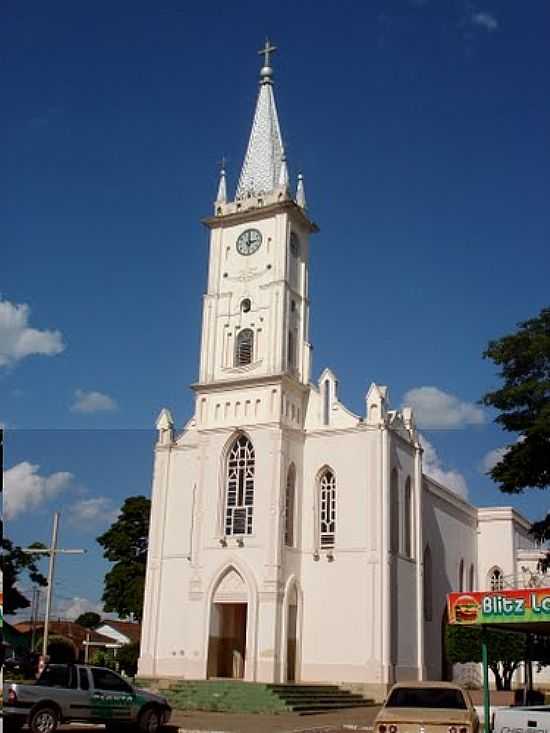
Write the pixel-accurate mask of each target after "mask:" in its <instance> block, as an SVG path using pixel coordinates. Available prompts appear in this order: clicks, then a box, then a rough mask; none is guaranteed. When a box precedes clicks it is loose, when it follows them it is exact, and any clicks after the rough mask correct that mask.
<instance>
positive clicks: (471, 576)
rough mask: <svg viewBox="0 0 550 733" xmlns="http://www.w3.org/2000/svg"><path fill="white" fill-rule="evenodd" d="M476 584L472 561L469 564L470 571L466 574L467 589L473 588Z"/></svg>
mask: <svg viewBox="0 0 550 733" xmlns="http://www.w3.org/2000/svg"><path fill="white" fill-rule="evenodd" d="M475 584H476V577H475V568H474V563H472V564H471V565H470V572H469V574H468V590H474V586H475Z"/></svg>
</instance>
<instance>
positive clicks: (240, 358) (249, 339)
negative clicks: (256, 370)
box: [235, 328, 254, 366]
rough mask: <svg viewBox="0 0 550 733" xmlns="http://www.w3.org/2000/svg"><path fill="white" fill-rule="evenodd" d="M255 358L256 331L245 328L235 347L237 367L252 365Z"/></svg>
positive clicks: (240, 332)
mask: <svg viewBox="0 0 550 733" xmlns="http://www.w3.org/2000/svg"><path fill="white" fill-rule="evenodd" d="M253 356H254V331H253V330H252V329H251V328H243V330H242V331H239V335H238V336H237V344H236V347H235V366H246V365H247V364H251V363H252V359H253Z"/></svg>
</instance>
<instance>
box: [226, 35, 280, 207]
mask: <svg viewBox="0 0 550 733" xmlns="http://www.w3.org/2000/svg"><path fill="white" fill-rule="evenodd" d="M273 51H275V46H272V45H271V44H270V42H269V41H268V40H266V43H265V47H264V48H263V49H262V50H261V51H259V53H261V54H263V56H264V65H263V66H262V68H261V70H260V91H259V94H258V101H257V103H256V111H255V113H254V120H253V122H252V130H251V132H250V139H249V141H248V147H247V150H246V155H245V158H244V163H243V167H242V170H241V175H240V177H239V183H238V185H237V198H244V197H246V196H254V195H258V194H260V193H269V192H270V191H273V189H274V188H275V187H276V186H277V185H278V184H279V179H280V175H281V167H282V164H283V140H282V137H281V129H280V127H279V118H278V115H277V107H276V106H275V97H274V96H273V81H272V76H273V69H272V68H271V65H270V64H271V60H270V54H271V53H273Z"/></svg>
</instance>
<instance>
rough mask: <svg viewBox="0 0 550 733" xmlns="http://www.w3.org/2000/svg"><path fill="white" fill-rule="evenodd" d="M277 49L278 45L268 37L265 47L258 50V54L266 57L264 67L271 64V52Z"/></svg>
mask: <svg viewBox="0 0 550 733" xmlns="http://www.w3.org/2000/svg"><path fill="white" fill-rule="evenodd" d="M276 50H277V46H273V45H272V44H271V41H270V40H269V38H266V39H265V43H264V47H263V48H261V49H260V50H259V51H258V54H259V55H260V56H262V55H263V57H264V67H269V66H270V61H271V59H270V54H272V53H275V51H276Z"/></svg>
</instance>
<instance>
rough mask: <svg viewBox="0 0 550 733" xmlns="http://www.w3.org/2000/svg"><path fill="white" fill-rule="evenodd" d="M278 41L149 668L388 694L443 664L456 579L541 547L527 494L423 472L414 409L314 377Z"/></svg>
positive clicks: (158, 518) (150, 626)
mask: <svg viewBox="0 0 550 733" xmlns="http://www.w3.org/2000/svg"><path fill="white" fill-rule="evenodd" d="M272 50H274V49H272V48H270V47H269V45H268V44H266V49H265V51H264V52H263V53H264V54H265V59H264V65H263V67H262V69H261V71H260V85H259V94H258V100H257V105H256V110H255V114H254V120H253V124H252V130H251V133H250V139H249V142H248V148H247V151H246V155H245V158H244V163H243V166H242V170H241V174H240V178H239V181H238V185H237V190H236V193H235V196H234V197H230V196H228V192H227V186H226V180H225V171H224V170H222V171H221V177H220V182H219V188H218V193H217V198H216V201H215V203H214V213H213V215H212V216H211V217H209V218H207V219H205V220H204V224H205V225H206V227H207V228H208V229H209V232H210V250H209V267H208V281H207V285H206V293H205V295H204V301H203V320H202V342H201V353H200V369H199V378H198V381H197V382H196V383H195V384H193V385H192V389H193V391H194V394H195V412H194V414H193V416H192V417H191V419H190V420H189V421H188V423H187V424H186V425H185V428H184V429H183V431H182V432H177V431H176V430H175V428H174V423H173V419H172V417H171V414H170V412H169V411H168V410H167V409H163V410H162V411H161V413H160V416H159V418H158V422H157V429H158V442H157V444H156V447H155V465H154V477H153V489H152V514H151V528H150V539H149V555H148V564H147V578H146V591H145V607H144V617H143V627H142V643H141V657H140V660H139V674H140V675H141V676H144V677H162V678H170V677H172V678H182V679H183V678H185V679H205V678H209V677H241V678H243V679H245V680H255V681H265V682H284V681H304V682H306V681H308V682H310V681H326V682H345V683H354V684H356V685H362V686H363V687H364V689H365V691H367V692H369V693H370V694H375V695H377V694H381V693H382V692H383V691H384V690H386V689H387V686H388V685H389V684H391V683H392V682H393V681H395V680H405V679H422V678H426V679H440V678H442V677H444V676H446V675H447V674H448V670H447V665H446V663H445V659H444V654H443V650H442V630H443V628H444V623H445V601H446V594H447V593H449V592H450V591H454V590H461V589H463V590H468V589H485V588H488V587H492V588H500V587H503V585H504V584H507V585H508V584H511V585H513V584H516V583H521V580H522V578H523V576H524V575H525V574H526V573H527V574H528V573H529V572H530V571H531V570H533V569H534V568H535V567H536V564H537V561H538V559H539V557H540V552H539V551H538V550H537V549H536V547H535V545H534V543H533V541H532V539H531V538H530V536H529V534H528V530H529V523H528V522H527V521H526V520H525V519H524V518H523V517H522V516H521V515H520V514H518V512H516V511H515V510H514V509H512V508H508V507H498V508H495V507H493V508H486V509H478V508H476V507H474V506H472V505H471V504H469V503H468V502H466V501H464V499H462V498H460V497H459V496H458V495H457V494H456V493H454V492H453V491H451V490H450V489H448V488H446V487H445V486H442V485H441V484H439V483H437V482H436V481H434V480H433V479H432V478H430V477H429V476H427V475H426V474H425V473H424V472H423V468H422V454H423V451H422V446H421V443H420V441H419V437H418V433H417V431H416V428H415V421H414V415H413V412H412V410H411V409H408V408H404V409H403V410H401V411H399V410H395V409H392V408H391V406H390V402H389V391H388V387H386V386H385V385H380V384H374V383H373V384H371V386H370V388H369V390H368V392H367V394H366V395H365V406H364V411H363V413H362V414H359V415H356V414H354V413H353V412H352V411H350V410H349V409H348V408H347V407H346V406H345V405H344V404H342V402H340V400H339V396H338V380H337V377H336V375H335V374H334V373H333V372H332V371H331V370H330V369H324V371H323V372H322V373H321V375H320V377H319V378H318V379H317V380H316V381H315V382H313V381H312V375H311V352H312V347H311V344H310V342H309V316H310V302H309V297H308V280H309V257H310V237H312V236H313V235H315V234H316V233H317V232H318V231H319V230H318V227H317V225H316V224H315V223H314V221H313V220H312V218H311V215H310V212H309V210H308V208H307V205H306V198H305V192H304V183H303V180H302V177H301V176H298V183H297V187H296V189H295V192H294V191H292V190H291V187H290V182H289V174H288V168H287V163H286V158H285V152H284V147H283V139H282V136H281V131H280V127H279V121H278V116H277V109H276V105H275V99H274V94H273V72H272V68H271V64H270V53H271V51H272Z"/></svg>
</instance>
